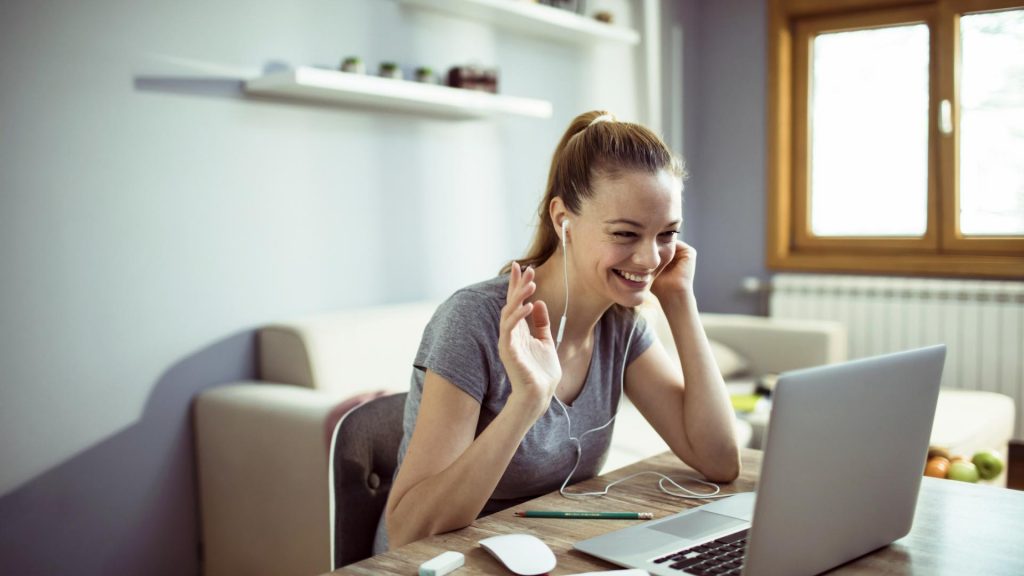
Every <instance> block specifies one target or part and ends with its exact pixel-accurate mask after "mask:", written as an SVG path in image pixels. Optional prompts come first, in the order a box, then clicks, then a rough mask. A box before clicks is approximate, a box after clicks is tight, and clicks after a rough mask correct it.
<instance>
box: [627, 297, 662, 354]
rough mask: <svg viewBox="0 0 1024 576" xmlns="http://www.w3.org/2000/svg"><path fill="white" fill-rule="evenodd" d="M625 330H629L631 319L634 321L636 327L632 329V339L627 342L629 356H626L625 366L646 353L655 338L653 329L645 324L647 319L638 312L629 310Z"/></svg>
mask: <svg viewBox="0 0 1024 576" xmlns="http://www.w3.org/2000/svg"><path fill="white" fill-rule="evenodd" d="M625 317H626V330H630V329H631V325H632V323H633V319H634V318H635V319H636V327H635V328H632V330H633V337H632V338H631V339H630V341H629V354H627V355H626V366H629V365H630V364H632V363H633V360H636V359H637V358H639V357H640V355H641V354H643V353H644V352H646V351H647V349H648V348H650V347H651V344H654V339H655V338H656V336H655V334H654V329H653V328H651V325H650V324H648V323H647V318H644V315H643V314H641V313H640V312H639V311H638V310H631V311H630V313H629V314H627V315H626V316H625Z"/></svg>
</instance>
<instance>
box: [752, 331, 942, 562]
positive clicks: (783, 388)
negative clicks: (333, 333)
mask: <svg viewBox="0 0 1024 576" xmlns="http://www.w3.org/2000/svg"><path fill="white" fill-rule="evenodd" d="M945 357H946V347H945V346H944V345H939V346H932V347H928V348H920V349H916V350H909V351H906V352H898V353H895V354H887V355H884V356H875V357H871V358H864V359H861V360H854V361H851V362H845V363H842V364H834V365H831V366H823V367H819V368H811V369H807V370H800V371H796V372H791V373H787V374H785V375H783V376H782V377H780V378H779V381H778V383H777V384H776V388H775V392H774V396H773V399H772V416H771V420H770V422H769V425H768V437H767V444H766V446H765V458H764V461H763V463H762V468H761V479H760V482H759V483H758V486H757V492H758V497H757V502H756V504H755V507H754V522H753V525H752V527H751V531H750V539H749V540H750V543H749V546H748V549H747V557H746V568H747V573H748V574H817V573H819V572H822V571H825V570H827V569H829V568H832V567H834V566H837V565H839V564H842V563H844V562H847V561H849V560H852V559H854V558H857V557H858V556H861V555H863V554H866V553H868V552H870V551H872V550H875V549H877V548H880V547H882V546H885V545H887V544H890V543H891V542H893V541H894V540H896V539H898V538H901V537H903V536H905V535H906V534H907V533H908V532H910V528H911V525H912V523H913V520H914V509H915V508H916V506H917V495H918V490H919V488H920V487H921V477H922V471H923V470H924V464H925V458H926V456H927V451H928V439H929V437H930V435H931V429H932V422H933V421H934V419H935V405H936V403H937V402H938V396H939V383H940V381H941V379H942V367H943V364H944V362H945Z"/></svg>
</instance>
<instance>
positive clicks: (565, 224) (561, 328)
mask: <svg viewBox="0 0 1024 576" xmlns="http://www.w3.org/2000/svg"><path fill="white" fill-rule="evenodd" d="M568 230H569V219H568V218H563V219H562V277H563V278H565V308H562V319H561V320H559V321H558V335H557V336H555V349H556V350H557V349H558V347H559V346H561V345H562V336H563V335H564V334H565V317H566V315H567V314H568V313H569V268H568V264H567V262H568V261H569V255H568V254H567V253H566V251H565V243H566V236H568Z"/></svg>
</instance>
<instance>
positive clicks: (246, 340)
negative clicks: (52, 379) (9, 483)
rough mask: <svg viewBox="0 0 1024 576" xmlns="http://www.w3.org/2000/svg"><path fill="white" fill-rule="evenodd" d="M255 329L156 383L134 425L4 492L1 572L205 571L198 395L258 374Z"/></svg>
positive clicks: (194, 357) (175, 368)
mask: <svg viewBox="0 0 1024 576" xmlns="http://www.w3.org/2000/svg"><path fill="white" fill-rule="evenodd" d="M255 342H256V331H255V330H249V331H246V332H242V333H239V334H235V335H233V336H230V337H228V338H225V339H223V340H221V341H219V342H216V343H214V344H212V345H210V346H208V347H206V348H205V349H203V350H201V351H199V352H196V353H195V354H192V355H191V356H189V357H187V358H185V359H184V360H182V361H180V362H178V363H177V364H175V365H174V366H173V367H171V368H170V369H169V370H167V371H166V372H165V373H164V375H163V376H162V377H161V378H160V380H159V381H158V382H157V385H156V387H155V388H154V390H153V393H152V395H151V396H150V397H149V400H148V401H147V403H146V406H145V408H144V410H143V413H142V416H141V417H140V419H139V420H138V422H136V423H135V424H133V425H132V426H130V427H128V428H126V429H124V430H122V431H121V432H119V433H117V434H116V435H114V436H112V437H110V438H108V439H107V440H104V441H103V442H101V443H100V444H98V445H96V446H94V447H92V448H90V449H88V450H86V451H85V452H83V453H81V454H79V455H77V456H75V457H74V458H71V459H70V460H68V461H66V462H64V463H63V464H60V465H59V466H57V467H56V468H53V469H52V470H49V471H48V472H46V473H44V474H42V475H40V476H38V477H37V478H35V479H34V480H32V481H30V482H29V483H28V484H26V485H24V486H22V487H20V488H18V489H17V490H15V491H14V492H11V493H9V494H7V495H5V496H4V497H3V498H0V518H2V519H3V521H2V523H0V573H2V574H18V575H19V576H31V575H36V574H61V573H67V572H74V573H77V574H104V575H117V574H125V575H128V574H132V575H135V574H168V575H171V574H173V575H176V576H177V575H198V574H199V571H200V566H199V555H200V553H199V550H198V543H199V513H198V509H199V506H198V497H197V489H196V485H197V476H196V470H195V464H194V462H195V457H194V455H195V442H194V438H193V427H192V410H191V406H192V400H193V398H194V397H195V396H196V395H197V394H199V393H200V392H202V391H203V390H206V389H208V388H212V387H214V386H217V385H219V384H223V383H227V382H232V381H237V380H252V379H255V377H256V347H255Z"/></svg>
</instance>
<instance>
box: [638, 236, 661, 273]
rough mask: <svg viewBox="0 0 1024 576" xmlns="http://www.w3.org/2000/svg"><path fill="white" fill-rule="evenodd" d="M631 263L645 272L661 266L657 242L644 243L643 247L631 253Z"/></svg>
mask: <svg viewBox="0 0 1024 576" xmlns="http://www.w3.org/2000/svg"><path fill="white" fill-rule="evenodd" d="M633 261H634V262H636V264H637V266H641V267H643V268H645V269H647V270H654V269H655V268H657V267H658V265H659V264H661V255H660V254H659V253H658V243H657V242H644V243H643V245H642V246H641V247H640V248H639V249H638V250H637V251H636V252H634V253H633Z"/></svg>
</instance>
